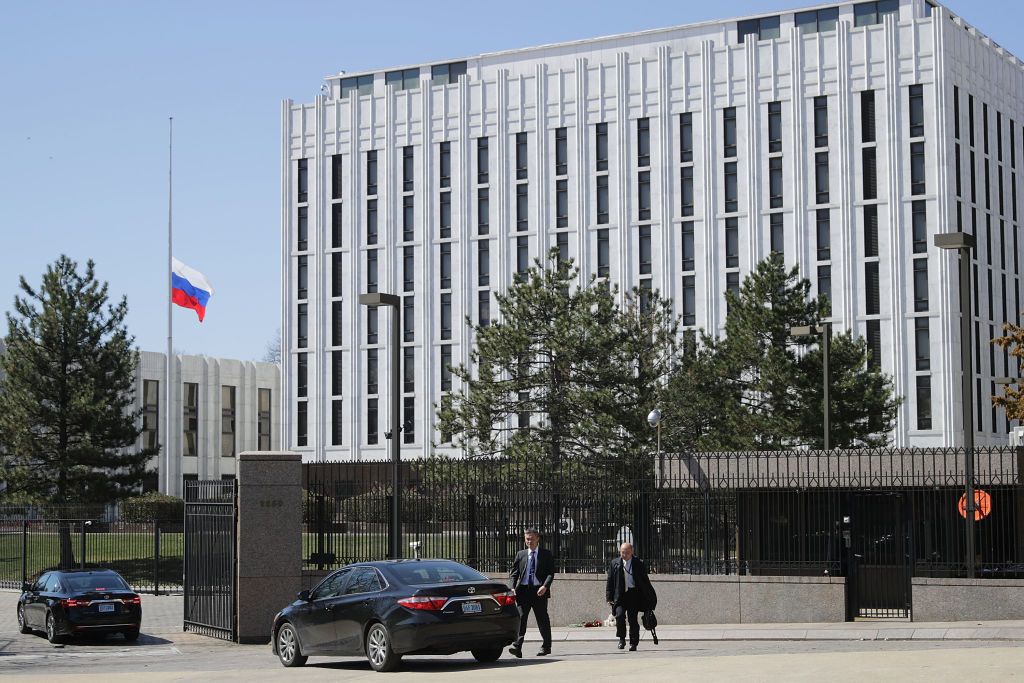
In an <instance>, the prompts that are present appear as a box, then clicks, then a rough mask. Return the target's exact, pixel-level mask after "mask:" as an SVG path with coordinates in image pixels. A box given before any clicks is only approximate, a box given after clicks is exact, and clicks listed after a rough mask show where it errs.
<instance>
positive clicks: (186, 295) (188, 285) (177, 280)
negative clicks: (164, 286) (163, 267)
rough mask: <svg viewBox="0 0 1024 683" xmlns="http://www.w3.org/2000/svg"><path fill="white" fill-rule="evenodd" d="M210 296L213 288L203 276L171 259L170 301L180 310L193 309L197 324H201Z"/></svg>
mask: <svg viewBox="0 0 1024 683" xmlns="http://www.w3.org/2000/svg"><path fill="white" fill-rule="evenodd" d="M212 295H213V287H211V286H210V283H209V282H207V281H206V276H205V275H203V274H202V273H200V272H199V271H198V270H195V269H194V268H189V267H188V266H186V265H185V264H184V263H182V262H181V261H179V260H178V259H176V258H174V257H173V256H172V257H171V301H173V302H174V303H176V304H178V305H179V306H181V307H182V308H191V309H194V310H195V312H196V314H197V315H198V316H199V322H203V318H204V317H205V316H206V303H207V302H208V301H209V300H210V297H211V296H212Z"/></svg>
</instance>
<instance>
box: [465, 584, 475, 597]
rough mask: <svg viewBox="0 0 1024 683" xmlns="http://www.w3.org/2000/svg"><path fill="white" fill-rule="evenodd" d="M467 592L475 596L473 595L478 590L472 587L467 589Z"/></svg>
mask: <svg viewBox="0 0 1024 683" xmlns="http://www.w3.org/2000/svg"><path fill="white" fill-rule="evenodd" d="M466 592H467V593H469V594H470V595H473V593H476V588H473V587H472V586H470V587H469V588H468V589H466Z"/></svg>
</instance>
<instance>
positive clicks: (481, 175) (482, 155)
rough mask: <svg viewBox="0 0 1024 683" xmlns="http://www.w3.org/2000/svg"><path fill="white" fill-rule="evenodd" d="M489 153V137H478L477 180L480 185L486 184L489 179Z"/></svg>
mask: <svg viewBox="0 0 1024 683" xmlns="http://www.w3.org/2000/svg"><path fill="white" fill-rule="evenodd" d="M487 157H488V153H487V138H477V139H476V182H477V184H478V185H486V184H487V183H488V181H489V175H488V164H489V161H488V158H487Z"/></svg>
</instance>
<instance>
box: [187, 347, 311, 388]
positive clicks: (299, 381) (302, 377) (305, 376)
mask: <svg viewBox="0 0 1024 683" xmlns="http://www.w3.org/2000/svg"><path fill="white" fill-rule="evenodd" d="M196 386H198V385H196ZM308 394H309V364H308V355H307V354H305V353H300V354H298V355H297V356H296V357H295V395H296V396H298V397H299V398H306V396H307V395H308Z"/></svg>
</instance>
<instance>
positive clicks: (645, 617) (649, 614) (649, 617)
mask: <svg viewBox="0 0 1024 683" xmlns="http://www.w3.org/2000/svg"><path fill="white" fill-rule="evenodd" d="M640 622H641V623H642V624H643V627H644V630H647V631H650V632H651V638H652V639H653V640H654V644H655V645H657V644H658V630H657V629H658V617H657V616H655V614H654V610H648V611H646V612H644V613H643V614H642V615H641V616H640Z"/></svg>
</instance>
